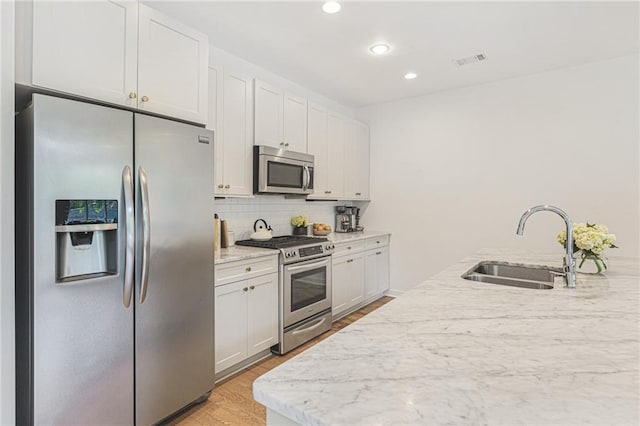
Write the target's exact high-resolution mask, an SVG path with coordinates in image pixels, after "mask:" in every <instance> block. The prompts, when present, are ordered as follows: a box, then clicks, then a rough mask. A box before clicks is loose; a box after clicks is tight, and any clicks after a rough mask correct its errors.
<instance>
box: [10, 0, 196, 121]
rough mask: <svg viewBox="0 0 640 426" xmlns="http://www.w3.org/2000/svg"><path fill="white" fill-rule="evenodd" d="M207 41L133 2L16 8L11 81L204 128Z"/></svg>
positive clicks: (18, 5)
mask: <svg viewBox="0 0 640 426" xmlns="http://www.w3.org/2000/svg"><path fill="white" fill-rule="evenodd" d="M208 55H209V46H208V40H207V37H206V36H205V35H203V34H200V33H198V32H196V31H194V30H192V29H190V28H188V27H186V26H184V25H182V24H181V23H179V22H177V21H175V20H173V19H171V18H169V17H167V16H165V15H163V14H161V13H159V12H157V11H155V10H153V9H150V8H149V7H147V6H145V5H142V4H138V3H137V2H120V1H104V0H103V1H87V2H81V1H77V2H75V1H74V2H47V1H36V2H17V3H16V82H17V83H20V84H24V85H28V86H34V87H41V88H45V89H49V90H53V91H58V92H63V93H68V94H71V95H75V96H80V97H85V98H90V99H95V100H98V101H102V102H106V103H111V104H116V105H121V106H125V107H130V108H138V109H141V110H145V111H150V112H153V113H157V114H161V115H166V116H170V117H175V118H179V119H183V120H186V121H191V122H196V123H205V122H206V119H207V62H208Z"/></svg>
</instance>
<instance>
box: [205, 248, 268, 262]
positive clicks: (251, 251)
mask: <svg viewBox="0 0 640 426" xmlns="http://www.w3.org/2000/svg"><path fill="white" fill-rule="evenodd" d="M279 253H280V252H279V251H277V250H272V249H264V248H258V247H248V246H231V247H227V248H221V249H220V251H219V252H218V254H217V255H216V256H215V257H214V259H215V262H214V263H215V264H216V265H221V264H223V263H227V262H235V261H238V260H245V259H253V258H256V257H263V256H277V255H278V254H279Z"/></svg>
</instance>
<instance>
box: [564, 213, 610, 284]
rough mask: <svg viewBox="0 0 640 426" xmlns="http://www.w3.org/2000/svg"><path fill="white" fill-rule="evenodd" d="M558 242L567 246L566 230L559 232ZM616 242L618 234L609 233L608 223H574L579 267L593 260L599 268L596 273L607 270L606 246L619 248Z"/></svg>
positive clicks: (574, 244)
mask: <svg viewBox="0 0 640 426" xmlns="http://www.w3.org/2000/svg"><path fill="white" fill-rule="evenodd" d="M558 242H559V243H560V244H562V245H563V246H564V247H566V245H567V231H566V230H562V231H560V232H559V233H558ZM615 242H616V236H615V235H614V234H610V233H609V229H608V228H607V225H596V224H592V223H588V222H587V223H576V224H574V225H573V252H574V253H577V252H580V263H578V268H581V267H582V266H583V265H584V262H585V261H586V260H593V261H594V262H595V265H596V267H597V268H598V271H597V272H596V273H598V274H599V273H601V272H603V271H604V270H606V269H607V263H606V257H604V254H603V252H604V249H606V248H618V247H617V246H616V245H615Z"/></svg>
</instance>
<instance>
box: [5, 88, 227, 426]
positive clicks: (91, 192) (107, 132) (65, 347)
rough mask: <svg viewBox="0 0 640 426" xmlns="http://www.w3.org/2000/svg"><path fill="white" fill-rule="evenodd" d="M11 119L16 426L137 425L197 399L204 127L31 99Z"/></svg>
mask: <svg viewBox="0 0 640 426" xmlns="http://www.w3.org/2000/svg"><path fill="white" fill-rule="evenodd" d="M16 124H17V126H16V129H17V138H16V194H17V196H16V198H17V199H16V206H17V207H16V237H17V243H16V249H17V256H16V258H17V261H16V269H17V280H16V303H17V318H16V320H17V326H16V332H17V335H16V343H17V354H16V355H17V400H18V401H17V416H18V417H17V423H18V424H37V425H41V424H91V425H98V424H109V425H117V424H134V423H135V424H138V425H150V424H154V423H157V422H159V421H161V420H162V419H165V418H166V417H167V416H169V415H171V414H173V413H175V412H176V411H177V410H180V409H181V408H182V407H185V406H187V405H189V404H190V403H192V402H194V401H196V400H199V399H202V398H206V397H207V396H208V392H209V391H210V390H211V389H212V388H213V386H214V359H213V357H214V348H213V345H214V327H213V321H214V312H213V301H214V296H213V283H214V281H213V274H214V271H213V268H214V266H213V262H214V259H213V220H212V218H213V193H214V187H213V179H214V175H213V133H212V132H210V131H208V130H205V129H203V128H199V127H196V126H191V125H188V124H183V123H178V122H174V121H171V120H166V119H161V118H157V117H151V116H147V115H141V114H136V113H133V112H131V111H125V110H119V109H114V108H108V107H104V106H99V105H93V104H88V103H83V102H77V101H72V100H67V99H61V98H56V97H51V96H45V95H38V94H36V95H33V99H32V103H31V105H30V106H29V107H28V108H27V109H26V110H25V111H23V112H21V113H20V114H19V115H18V116H17V123H16Z"/></svg>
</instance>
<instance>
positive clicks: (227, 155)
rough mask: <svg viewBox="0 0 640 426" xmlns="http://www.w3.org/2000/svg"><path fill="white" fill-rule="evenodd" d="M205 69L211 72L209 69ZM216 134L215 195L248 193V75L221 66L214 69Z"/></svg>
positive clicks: (250, 159)
mask: <svg viewBox="0 0 640 426" xmlns="http://www.w3.org/2000/svg"><path fill="white" fill-rule="evenodd" d="M209 72H210V73H211V72H214V70H212V69H210V70H209ZM217 74H220V75H221V78H220V80H221V84H220V85H219V86H218V87H220V90H219V93H218V96H220V97H221V98H222V102H221V103H219V105H221V108H219V109H218V117H217V122H218V126H217V127H218V129H217V130H218V132H217V133H218V137H217V138H216V142H217V148H216V159H215V160H216V169H217V171H216V187H215V195H218V196H241V197H246V196H250V195H251V194H252V193H253V187H252V171H253V169H252V167H253V166H252V165H253V156H252V155H253V154H252V153H253V87H252V78H251V77H249V76H247V75H243V74H242V73H237V72H233V71H230V70H227V69H225V70H224V71H220V70H218V71H217V72H216V75H217Z"/></svg>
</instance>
